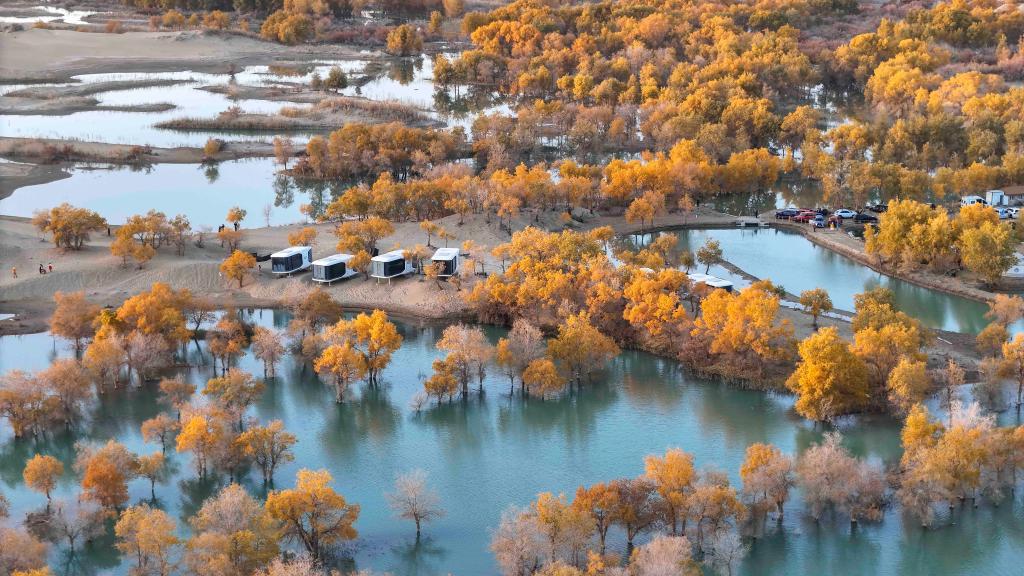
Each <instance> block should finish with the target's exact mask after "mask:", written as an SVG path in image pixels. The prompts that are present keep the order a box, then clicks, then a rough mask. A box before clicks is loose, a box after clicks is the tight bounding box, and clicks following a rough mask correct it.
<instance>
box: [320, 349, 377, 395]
mask: <svg viewBox="0 0 1024 576" xmlns="http://www.w3.org/2000/svg"><path fill="white" fill-rule="evenodd" d="M313 369H314V370H316V371H317V373H318V374H320V375H321V376H323V377H324V378H330V379H331V382H332V384H333V385H334V400H335V402H337V403H339V404H341V403H342V401H343V400H344V397H345V391H347V390H348V387H349V386H351V385H352V383H353V382H355V381H356V380H359V379H360V378H362V377H363V376H364V375H365V374H366V372H367V368H366V360H365V359H364V358H363V355H362V354H360V353H359V351H357V350H356V349H355V348H353V347H352V343H351V342H350V341H348V340H346V341H345V342H344V343H342V344H332V345H330V346H328V347H327V348H325V349H324V351H323V352H322V353H321V354H320V357H319V358H317V359H316V362H315V363H314V364H313Z"/></svg>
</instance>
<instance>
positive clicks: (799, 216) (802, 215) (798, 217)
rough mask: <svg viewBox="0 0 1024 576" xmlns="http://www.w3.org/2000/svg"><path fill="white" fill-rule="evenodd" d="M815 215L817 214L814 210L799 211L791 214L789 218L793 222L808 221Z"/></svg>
mask: <svg viewBox="0 0 1024 576" xmlns="http://www.w3.org/2000/svg"><path fill="white" fill-rule="evenodd" d="M815 216H817V214H815V213H814V212H801V213H799V214H797V215H796V216H793V217H792V218H791V220H792V221H793V222H810V221H811V220H814V217H815Z"/></svg>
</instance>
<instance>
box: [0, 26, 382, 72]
mask: <svg viewBox="0 0 1024 576" xmlns="http://www.w3.org/2000/svg"><path fill="white" fill-rule="evenodd" d="M361 57H365V55H361V54H360V53H359V51H358V50H357V49H355V48H353V47H350V46H342V45H336V44H331V45H322V46H321V45H304V46H284V45H281V44H274V43H270V42H263V41H261V40H257V39H255V38H250V37H246V36H238V35H234V34H228V33H215V32H201V31H181V32H126V33H124V34H91V33H83V32H74V31H71V30H44V29H38V28H30V29H27V30H22V31H19V32H10V33H7V34H0V82H3V83H7V84H11V83H20V82H65V81H68V80H70V78H71V76H73V75H76V74H89V73H99V72H160V71H176V70H197V71H208V72H227V71H229V70H231V69H232V68H236V69H237V68H239V67H241V66H245V65H248V64H255V63H268V62H272V61H275V60H278V59H284V60H293V61H311V60H340V59H350V58H361Z"/></svg>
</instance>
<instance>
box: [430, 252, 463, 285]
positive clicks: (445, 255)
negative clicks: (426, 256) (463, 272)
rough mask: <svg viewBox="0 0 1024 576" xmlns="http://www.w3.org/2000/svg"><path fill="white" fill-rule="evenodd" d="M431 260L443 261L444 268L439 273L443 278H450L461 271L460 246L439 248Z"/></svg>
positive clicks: (434, 261)
mask: <svg viewBox="0 0 1024 576" xmlns="http://www.w3.org/2000/svg"><path fill="white" fill-rule="evenodd" d="M430 261H431V262H433V263H435V264H437V263H439V262H440V263H441V264H442V265H443V268H442V269H441V272H440V273H439V274H438V276H440V277H441V278H450V277H452V276H455V275H456V274H458V273H459V249H458V248H438V249H437V252H434V255H433V256H431V257H430Z"/></svg>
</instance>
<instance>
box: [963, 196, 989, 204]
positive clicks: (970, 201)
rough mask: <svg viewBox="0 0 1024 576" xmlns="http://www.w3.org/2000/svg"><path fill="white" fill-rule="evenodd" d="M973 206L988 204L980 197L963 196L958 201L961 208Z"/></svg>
mask: <svg viewBox="0 0 1024 576" xmlns="http://www.w3.org/2000/svg"><path fill="white" fill-rule="evenodd" d="M974 204H988V202H986V201H985V199H984V198H982V197H981V196H964V197H963V198H961V199H960V205H961V206H972V205H974Z"/></svg>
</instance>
